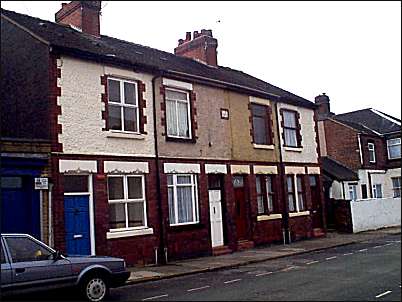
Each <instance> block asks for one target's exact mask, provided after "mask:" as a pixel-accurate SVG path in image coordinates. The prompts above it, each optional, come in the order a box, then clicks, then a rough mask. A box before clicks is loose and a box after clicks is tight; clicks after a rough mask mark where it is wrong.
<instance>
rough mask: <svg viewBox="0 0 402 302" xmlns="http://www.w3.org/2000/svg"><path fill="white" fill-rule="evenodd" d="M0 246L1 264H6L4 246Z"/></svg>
mask: <svg viewBox="0 0 402 302" xmlns="http://www.w3.org/2000/svg"><path fill="white" fill-rule="evenodd" d="M0 246H1V263H6V256H5V255H4V252H3V245H2V244H1V242H0Z"/></svg>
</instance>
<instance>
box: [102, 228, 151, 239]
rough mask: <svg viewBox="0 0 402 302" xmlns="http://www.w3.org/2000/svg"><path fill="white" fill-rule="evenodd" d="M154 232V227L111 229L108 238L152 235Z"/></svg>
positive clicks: (107, 234)
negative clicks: (123, 229)
mask: <svg viewBox="0 0 402 302" xmlns="http://www.w3.org/2000/svg"><path fill="white" fill-rule="evenodd" d="M153 233H154V229H153V228H144V229H137V230H125V231H112V232H111V231H109V232H107V233H106V238H107V239H114V238H123V237H133V236H143V235H152V234H153Z"/></svg>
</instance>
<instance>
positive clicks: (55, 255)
mask: <svg viewBox="0 0 402 302" xmlns="http://www.w3.org/2000/svg"><path fill="white" fill-rule="evenodd" d="M52 256H53V260H54V261H57V260H60V259H63V257H62V254H61V252H60V251H55V252H54V253H53V254H52Z"/></svg>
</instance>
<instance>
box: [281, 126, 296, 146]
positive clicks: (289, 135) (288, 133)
mask: <svg viewBox="0 0 402 302" xmlns="http://www.w3.org/2000/svg"><path fill="white" fill-rule="evenodd" d="M284 131H285V144H286V145H287V146H291V147H297V133H296V130H294V129H284Z"/></svg>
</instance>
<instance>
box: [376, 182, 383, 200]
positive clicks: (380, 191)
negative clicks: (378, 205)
mask: <svg viewBox="0 0 402 302" xmlns="http://www.w3.org/2000/svg"><path fill="white" fill-rule="evenodd" d="M376 191H377V198H382V186H381V185H376Z"/></svg>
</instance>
